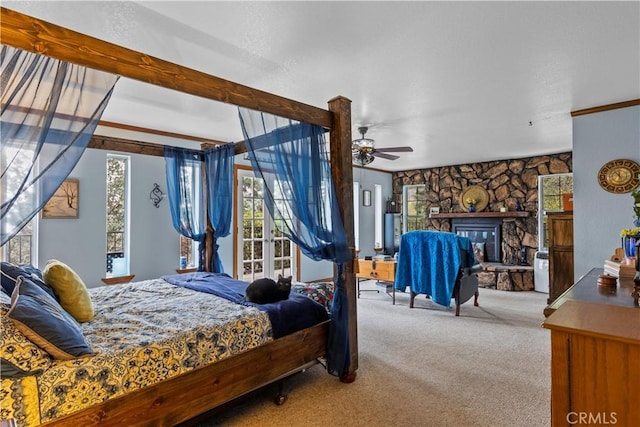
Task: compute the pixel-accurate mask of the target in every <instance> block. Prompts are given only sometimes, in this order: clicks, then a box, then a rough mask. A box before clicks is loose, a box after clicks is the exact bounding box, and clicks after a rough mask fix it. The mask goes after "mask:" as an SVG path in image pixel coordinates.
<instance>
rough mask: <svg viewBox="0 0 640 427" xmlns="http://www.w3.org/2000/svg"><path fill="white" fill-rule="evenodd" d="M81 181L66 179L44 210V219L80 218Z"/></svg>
mask: <svg viewBox="0 0 640 427" xmlns="http://www.w3.org/2000/svg"><path fill="white" fill-rule="evenodd" d="M79 197H80V181H78V180H77V179H75V178H69V179H65V180H64V181H63V182H62V184H61V185H60V187H58V189H57V190H56V192H55V193H54V194H53V196H52V197H51V199H49V201H48V202H47V204H46V205H44V208H42V218H78V206H79V205H78V203H79V201H80V199H79Z"/></svg>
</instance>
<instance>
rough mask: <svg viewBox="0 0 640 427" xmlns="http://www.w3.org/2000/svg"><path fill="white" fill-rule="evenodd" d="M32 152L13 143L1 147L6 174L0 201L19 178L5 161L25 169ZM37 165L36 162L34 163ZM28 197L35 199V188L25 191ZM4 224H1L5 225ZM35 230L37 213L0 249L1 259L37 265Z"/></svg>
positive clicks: (15, 188)
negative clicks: (15, 146)
mask: <svg viewBox="0 0 640 427" xmlns="http://www.w3.org/2000/svg"><path fill="white" fill-rule="evenodd" d="M14 142H15V143H16V144H17V145H20V144H19V143H18V141H14ZM33 156H34V153H33V151H32V150H27V149H25V148H22V149H19V150H17V149H14V148H13V144H12V143H9V144H7V146H6V147H2V155H0V166H1V167H0V170H3V171H4V170H6V171H7V175H8V176H5V177H3V179H2V186H3V188H0V202H2V203H4V202H6V201H7V200H5V197H6V198H7V199H8V198H10V197H12V196H11V195H13V194H15V193H16V192H17V191H18V186H19V185H20V183H21V180H20V179H18V178H17V177H14V176H11V170H12V168H8V167H7V162H8V161H11V162H12V163H14V164H16V165H18V167H17V169H20V170H26V169H27V168H29V167H30V165H31V161H32V158H33ZM36 167H38V164H36ZM25 194H27V195H28V197H29V198H30V199H35V188H34V186H30V188H29V189H27V190H26V191H25ZM5 225H6V224H4V223H3V224H2V227H5ZM37 231H38V215H35V216H34V217H33V219H32V220H31V221H29V223H28V224H27V225H25V226H24V227H23V228H22V230H20V231H19V232H18V233H17V234H16V235H15V236H13V238H12V239H11V240H9V241H8V242H7V243H6V244H5V245H4V246H3V247H2V249H0V251H1V253H0V255H2V259H3V260H4V261H8V262H10V263H12V264H32V265H37V264H38V259H37V247H38V245H37V244H36V243H37V241H38V240H37Z"/></svg>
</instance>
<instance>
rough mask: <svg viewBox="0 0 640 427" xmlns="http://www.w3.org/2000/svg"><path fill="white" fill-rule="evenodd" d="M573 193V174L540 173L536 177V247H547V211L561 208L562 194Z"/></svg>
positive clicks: (542, 248)
mask: <svg viewBox="0 0 640 427" xmlns="http://www.w3.org/2000/svg"><path fill="white" fill-rule="evenodd" d="M570 193H573V174H571V173H563V174H555V175H540V176H539V177H538V248H539V249H540V250H544V249H547V248H548V247H549V245H548V241H549V240H548V232H547V215H546V213H547V212H558V211H562V210H563V206H562V204H563V195H564V194H570Z"/></svg>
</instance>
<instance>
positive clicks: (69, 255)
mask: <svg viewBox="0 0 640 427" xmlns="http://www.w3.org/2000/svg"><path fill="white" fill-rule="evenodd" d="M107 153H108V152H107V151H106V150H92V149H87V150H86V151H85V153H84V155H83V156H82V159H81V160H80V162H78V164H77V165H76V167H75V168H74V169H73V171H72V172H71V174H70V175H69V176H70V177H72V178H78V179H79V181H80V200H79V202H80V205H79V209H78V218H77V219H40V222H39V230H38V233H39V236H38V243H39V247H38V265H39V267H40V268H42V267H44V264H45V262H46V261H47V260H48V259H52V258H55V259H58V260H60V261H62V262H64V263H66V264H67V265H69V266H70V267H71V268H73V269H74V270H75V271H76V272H77V273H78V275H79V276H80V277H81V278H82V279H83V281H84V282H85V284H86V285H87V286H88V287H96V286H100V285H103V283H102V281H101V280H100V279H101V278H103V277H105V275H106V255H105V251H106V237H105V224H106V213H105V212H106V180H105V176H106V161H107ZM130 157H131V195H130V202H131V246H130V250H131V257H130V260H131V265H130V271H131V273H132V274H135V279H134V280H145V279H151V278H154V277H158V276H161V275H165V274H175V269H176V268H177V267H178V262H179V257H180V239H179V236H178V233H177V232H176V231H175V230H174V229H173V226H172V225H171V215H170V213H169V205H168V203H167V200H166V199H165V200H163V201H162V202H161V204H160V207H159V208H156V207H154V206H153V204H152V203H151V200H150V198H149V193H150V192H151V189H152V188H153V184H154V183H158V184H159V185H160V187H161V188H162V190H163V191H165V192H166V184H165V172H164V159H163V158H162V157H154V156H144V155H136V154H132V155H130Z"/></svg>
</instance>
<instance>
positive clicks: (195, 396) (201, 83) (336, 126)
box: [0, 7, 358, 427]
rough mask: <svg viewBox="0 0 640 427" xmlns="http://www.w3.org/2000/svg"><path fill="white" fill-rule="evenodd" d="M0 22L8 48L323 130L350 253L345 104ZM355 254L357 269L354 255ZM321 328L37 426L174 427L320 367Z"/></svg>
mask: <svg viewBox="0 0 640 427" xmlns="http://www.w3.org/2000/svg"><path fill="white" fill-rule="evenodd" d="M0 22H2V25H0V42H1V43H2V44H5V45H8V46H13V47H16V48H20V49H23V50H26V51H31V52H35V53H38V54H42V55H47V56H50V57H53V58H56V59H60V60H63V61H67V62H71V63H75V64H79V65H84V66H87V67H90V68H94V69H98V70H103V71H106V72H109V73H113V74H118V75H120V76H123V77H127V78H131V79H135V80H139V81H143V82H146V83H151V84H155V85H158V86H161V87H165V88H169V89H174V90H178V91H181V92H185V93H188V94H191V95H195V96H200V97H204V98H208V99H212V100H215V101H220V102H225V103H229V104H234V105H237V106H241V107H246V108H250V109H253V110H258V111H262V112H265V113H269V114H275V115H278V116H282V117H286V118H290V119H293V120H299V121H304V122H307V123H312V124H316V125H320V126H323V127H325V128H326V129H329V135H330V141H331V143H330V161H331V168H332V176H333V180H334V185H335V186H336V191H337V194H338V204H339V208H340V212H341V216H342V220H343V222H344V227H345V230H346V234H347V242H348V244H349V246H350V247H351V248H354V233H353V185H352V182H353V171H352V165H351V101H350V100H348V99H347V98H344V97H341V96H339V97H336V98H333V99H332V100H330V101H329V102H328V109H327V110H324V109H321V108H317V107H313V106H309V105H306V104H303V103H300V102H296V101H293V100H290V99H287V98H283V97H280V96H277V95H273V94H270V93H267V92H263V91H260V90H257V89H253V88H250V87H247V86H243V85H240V84H237V83H234V82H231V81H228V80H224V79H221V78H218V77H215V76H212V75H209V74H205V73H202V72H199V71H196V70H193V69H189V68H186V67H182V66H180V65H177V64H174V63H170V62H167V61H164V60H161V59H158V58H154V57H151V56H148V55H146V54H143V53H140V52H136V51H133V50H130V49H127V48H124V47H121V46H118V45H115V44H112V43H108V42H105V41H102V40H99V39H96V38H93V37H90V36H87V35H84V34H81V33H78V32H75V31H72V30H69V29H66V28H63V27H60V26H57V25H54V24H51V23H48V22H45V21H42V20H39V19H36V18H33V17H30V16H27V15H24V14H21V13H18V12H16V11H12V10H10V9H6V8H4V7H2V8H0ZM90 147H92V148H107V149H116V150H119V151H124V152H133V153H141V154H153V152H154V150H155V151H156V152H157V151H158V146H155V147H154V144H148V143H142V144H137V143H134V144H132V143H130V142H127V141H114V140H109V141H105V140H101V139H100V138H94V139H93V140H92V143H91V145H90ZM244 150H245V149H244V144H238V148H237V150H236V152H237V153H241V152H243V151H244ZM209 237H210V236H209ZM210 249H211V247H210V246H209V248H208V250H207V256H208V259H210V257H211V256H212V252H211V250H210ZM352 251H353V253H354V260H355V261H357V260H356V259H355V258H356V257H355V249H352ZM208 265H210V264H209V263H208ZM344 271H345V272H344V275H345V281H346V293H347V300H348V311H349V314H348V319H349V326H348V330H349V343H350V347H349V359H350V367H349V369H348V372H347V373H346V374H345V375H344V376H343V377H342V378H341V380H342V381H343V382H352V381H354V380H355V377H356V370H357V369H358V345H357V320H356V318H357V317H356V282H355V274H354V270H353V265H352V264H348V265H346V266H345V269H344ZM328 329H329V325H328V322H326V323H324V324H321V325H317V326H314V327H311V328H308V329H305V330H302V331H299V332H297V333H294V334H291V335H288V336H285V337H282V338H279V339H277V340H274V341H272V342H271V343H269V344H266V345H264V346H261V347H258V348H255V349H253V350H250V351H247V352H245V353H242V354H239V355H237V356H234V357H231V358H228V359H225V360H222V361H220V362H217V363H215V364H212V365H209V366H206V367H203V368H200V369H196V370H194V371H191V372H188V373H186V374H183V375H180V376H178V377H176V378H173V379H170V380H167V381H163V382H161V383H158V384H156V385H154V386H151V387H147V388H144V389H141V390H138V391H136V392H133V393H131V394H127V395H125V396H121V397H119V398H115V399H112V400H108V401H106V402H104V403H101V404H99V405H95V406H92V407H90V408H87V409H84V410H81V411H78V412H76V413H74V414H70V415H68V416H65V417H61V418H58V419H56V420H53V421H51V422H49V423H46V424H44V425H69V426H73V427H76V426H79V425H82V426H85V425H94V424H98V423H99V424H100V425H118V426H122V425H134V424H139V423H140V422H141V421H143V422H144V423H151V424H153V425H175V424H177V423H180V422H183V421H187V420H189V419H191V418H193V417H195V416H196V415H199V414H201V413H204V412H206V411H208V410H211V409H213V408H215V407H217V406H220V405H222V404H224V403H226V402H229V401H231V400H233V399H235V398H237V397H240V396H242V395H244V394H246V393H248V392H250V391H253V390H255V389H257V388H260V387H262V386H264V385H267V384H270V383H272V382H274V381H278V380H280V379H282V378H284V377H286V376H288V375H291V374H294V373H296V372H299V371H301V370H303V369H305V368H307V367H309V366H311V365H313V364H315V363H317V359H318V358H319V357H321V356H323V355H325V352H326V341H327V336H328Z"/></svg>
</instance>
